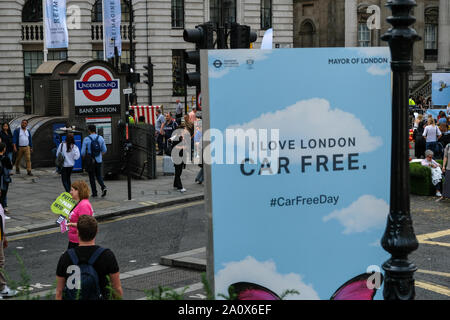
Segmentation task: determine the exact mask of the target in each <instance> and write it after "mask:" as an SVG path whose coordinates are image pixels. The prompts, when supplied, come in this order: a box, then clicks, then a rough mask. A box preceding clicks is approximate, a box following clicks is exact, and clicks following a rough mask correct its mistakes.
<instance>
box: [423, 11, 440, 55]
mask: <svg viewBox="0 0 450 320" xmlns="http://www.w3.org/2000/svg"><path fill="white" fill-rule="evenodd" d="M438 23H439V9H438V8H434V7H433V8H429V9H427V10H425V37H424V38H425V39H424V41H425V43H424V45H425V60H428V61H437V58H438V45H437V41H438Z"/></svg>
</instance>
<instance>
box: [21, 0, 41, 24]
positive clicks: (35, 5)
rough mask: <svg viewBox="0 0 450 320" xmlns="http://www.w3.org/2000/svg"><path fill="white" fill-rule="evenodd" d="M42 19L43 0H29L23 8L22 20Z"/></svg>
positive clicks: (34, 20)
mask: <svg viewBox="0 0 450 320" xmlns="http://www.w3.org/2000/svg"><path fill="white" fill-rule="evenodd" d="M41 21H42V0H28V1H27V2H26V3H25V5H24V6H23V9H22V22H41Z"/></svg>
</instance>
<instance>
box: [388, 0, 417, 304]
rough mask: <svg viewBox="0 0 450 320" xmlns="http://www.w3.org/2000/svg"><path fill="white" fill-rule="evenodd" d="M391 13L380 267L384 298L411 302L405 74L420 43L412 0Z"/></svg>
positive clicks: (413, 242)
mask: <svg viewBox="0 0 450 320" xmlns="http://www.w3.org/2000/svg"><path fill="white" fill-rule="evenodd" d="M386 6H387V7H389V8H390V9H391V11H392V16H390V17H388V18H387V21H388V22H389V23H390V24H391V25H392V26H393V27H392V28H391V29H389V30H388V32H387V33H386V34H384V35H383V36H382V37H381V39H382V40H384V41H387V42H388V43H389V47H390V49H391V58H392V62H391V68H392V72H393V78H392V79H393V87H392V160H391V195H390V208H389V216H388V221H387V226H386V231H385V233H384V235H383V238H382V239H381V244H382V246H383V248H384V249H385V250H386V251H388V252H389V253H390V254H391V258H390V259H389V260H388V261H386V262H385V263H384V264H383V269H384V271H385V283H384V291H383V295H384V299H385V300H412V299H414V297H415V289H414V277H413V275H414V272H415V271H416V270H417V267H416V266H415V265H414V264H413V263H412V262H410V261H408V255H409V254H410V253H411V252H412V251H414V250H416V249H417V248H418V246H419V244H418V242H417V239H416V236H415V234H414V230H413V226H412V220H411V215H410V202H409V192H410V185H409V164H408V158H409V148H408V129H409V127H408V94H409V88H408V87H409V85H408V84H409V80H408V73H409V71H410V70H411V66H412V49H413V44H414V42H415V41H417V40H420V37H419V36H418V35H417V33H416V31H415V30H414V29H412V28H410V27H409V26H410V25H412V24H413V23H414V22H415V21H416V19H415V17H413V16H411V15H410V12H411V9H412V8H413V7H414V6H416V1H415V0H389V1H388V2H387V4H386Z"/></svg>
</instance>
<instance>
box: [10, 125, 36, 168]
mask: <svg viewBox="0 0 450 320" xmlns="http://www.w3.org/2000/svg"><path fill="white" fill-rule="evenodd" d="M27 127H28V120H26V119H23V120H22V122H21V123H20V128H17V129H16V130H14V133H13V149H14V152H15V153H16V154H17V156H16V173H17V174H19V173H20V161H21V160H22V157H23V156H25V161H26V163H27V174H28V175H29V176H32V175H33V174H32V173H31V154H32V153H33V141H32V139H31V132H30V130H28V128H27Z"/></svg>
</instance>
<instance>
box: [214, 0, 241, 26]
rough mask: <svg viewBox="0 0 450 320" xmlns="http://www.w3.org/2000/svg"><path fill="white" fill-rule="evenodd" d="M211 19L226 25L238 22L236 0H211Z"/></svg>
mask: <svg viewBox="0 0 450 320" xmlns="http://www.w3.org/2000/svg"><path fill="white" fill-rule="evenodd" d="M209 11H210V21H211V22H214V23H218V24H219V25H225V24H226V23H232V22H236V0H210V2H209Z"/></svg>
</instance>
